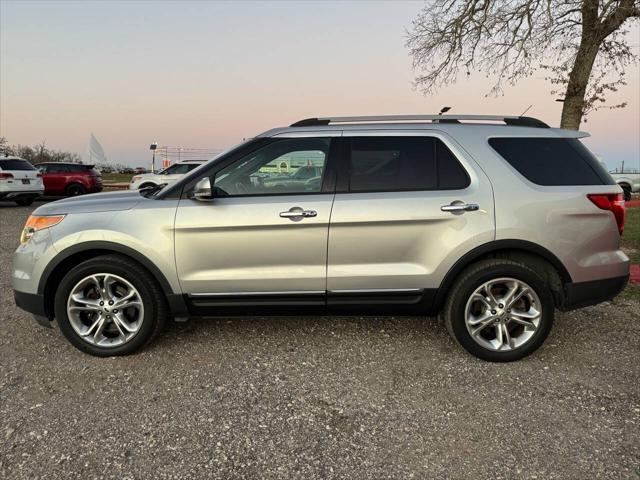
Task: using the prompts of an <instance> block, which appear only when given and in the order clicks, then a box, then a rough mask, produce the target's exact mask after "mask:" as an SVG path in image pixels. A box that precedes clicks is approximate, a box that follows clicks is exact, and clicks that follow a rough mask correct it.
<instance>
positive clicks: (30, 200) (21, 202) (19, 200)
mask: <svg viewBox="0 0 640 480" xmlns="http://www.w3.org/2000/svg"><path fill="white" fill-rule="evenodd" d="M34 200H35V198H34V197H24V198H16V203H17V204H18V205H19V206H21V207H28V206H29V205H31V204H32V203H33V201H34Z"/></svg>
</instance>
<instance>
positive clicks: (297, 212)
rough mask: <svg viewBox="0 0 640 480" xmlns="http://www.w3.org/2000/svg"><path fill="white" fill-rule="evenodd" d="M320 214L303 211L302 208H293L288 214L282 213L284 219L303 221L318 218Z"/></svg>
mask: <svg viewBox="0 0 640 480" xmlns="http://www.w3.org/2000/svg"><path fill="white" fill-rule="evenodd" d="M317 215H318V212H316V211H315V210H303V209H302V208H300V207H292V208H290V209H289V210H287V211H286V212H280V216H281V217H282V218H291V219H294V220H301V219H303V218H310V217H316V216H317Z"/></svg>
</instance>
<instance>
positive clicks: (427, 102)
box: [0, 0, 640, 168]
mask: <svg viewBox="0 0 640 480" xmlns="http://www.w3.org/2000/svg"><path fill="white" fill-rule="evenodd" d="M423 5H424V3H423V2H421V1H415V2H411V1H406V2H403V1H393V2H382V1H381V2H365V1H353V2H311V1H307V2H302V1H301V2H294V1H283V2H267V1H263V2H249V1H246V2H243V1H239V2H206V1H181V2H178V1H163V2H157V1H137V2H136V1H126V2H125V1H117V0H112V1H104V2H94V1H84V2H80V1H55V0H48V1H7V0H0V136H4V137H6V138H7V140H8V141H9V143H10V144H27V145H33V144H36V143H39V142H41V141H43V140H44V141H45V142H46V145H47V146H48V147H49V148H53V149H60V150H67V151H74V152H78V153H80V154H85V152H86V150H87V141H88V138H89V134H90V133H91V132H93V133H94V134H95V136H96V137H97V138H98V139H99V141H100V142H101V144H102V146H103V148H104V150H105V153H106V155H107V157H108V158H109V160H111V161H113V162H122V163H127V164H130V165H132V166H143V165H145V166H146V165H148V164H149V163H150V159H151V155H150V151H149V144H150V143H152V142H157V143H158V144H159V145H161V146H162V145H168V146H172V147H188V148H210V149H223V148H227V147H230V146H232V145H234V144H237V143H238V142H240V141H241V140H242V139H243V138H247V137H252V136H254V135H256V134H258V133H260V132H262V131H264V130H268V129H270V128H272V127H276V126H285V125H289V124H290V123H292V122H294V121H296V120H299V119H302V118H307V117H316V116H331V115H339V116H343V115H382V114H420V113H422V114H429V113H437V112H438V110H439V109H440V108H441V107H443V106H445V105H446V106H450V107H452V110H451V112H450V113H459V114H461V113H477V114H508V115H517V114H521V113H522V112H523V111H524V110H525V109H526V108H527V107H529V105H532V107H531V109H530V110H529V111H528V112H527V115H530V116H534V117H537V118H540V119H541V120H543V121H546V122H547V123H549V124H550V125H552V126H557V125H558V124H559V120H560V110H561V104H560V103H558V102H555V98H556V97H557V96H556V97H554V96H552V95H550V93H549V92H550V90H551V87H550V85H549V84H548V83H547V82H546V81H545V80H544V78H543V74H542V73H540V74H539V75H538V76H534V77H532V78H529V79H527V80H526V81H521V82H519V83H518V84H517V85H515V86H511V87H507V88H506V89H505V91H504V94H503V95H501V96H499V97H494V96H487V93H488V92H489V91H490V89H491V86H492V83H491V80H490V79H487V78H485V77H484V75H482V74H473V75H472V76H471V77H470V78H466V77H464V78H460V79H459V81H458V83H456V84H455V85H453V86H451V87H447V88H443V89H440V90H439V91H438V92H436V94H434V95H430V96H424V95H423V94H422V93H420V92H419V91H417V90H416V89H415V88H414V86H413V84H412V81H413V79H414V77H415V75H416V72H414V71H413V69H412V64H411V58H410V57H409V54H408V50H407V48H406V47H405V36H406V30H407V29H408V28H410V26H411V20H412V19H413V18H414V17H415V16H416V15H417V14H418V12H419V11H420V10H421V8H422V6H423ZM629 37H630V41H631V43H632V44H633V45H634V48H635V49H638V48H640V22H636V24H635V25H634V26H633V28H632V31H631V32H630V34H629ZM620 101H627V102H628V107H627V108H625V109H622V110H611V111H606V110H602V111H598V112H595V113H593V114H591V115H590V116H589V118H588V121H587V123H583V124H582V126H581V129H582V130H585V131H588V132H589V133H591V135H592V137H591V138H589V139H587V140H586V143H587V145H588V146H589V148H591V150H592V151H593V152H594V153H596V154H597V155H598V156H599V157H600V158H601V159H602V160H604V161H605V162H606V163H607V164H608V166H609V167H610V168H615V167H619V166H620V162H621V161H623V160H624V161H625V165H626V166H631V167H635V168H640V67H639V66H638V65H637V64H636V65H634V66H633V67H631V68H630V69H629V70H628V86H626V87H624V88H623V89H622V90H621V91H620V92H618V93H617V94H616V95H615V96H612V97H611V102H612V103H619V102H620Z"/></svg>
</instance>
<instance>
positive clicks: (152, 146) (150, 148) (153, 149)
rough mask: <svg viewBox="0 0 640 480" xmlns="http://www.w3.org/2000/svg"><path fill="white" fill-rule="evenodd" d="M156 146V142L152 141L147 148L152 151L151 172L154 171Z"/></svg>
mask: <svg viewBox="0 0 640 480" xmlns="http://www.w3.org/2000/svg"><path fill="white" fill-rule="evenodd" d="M156 148H158V142H153V143H152V144H151V145H149V150H151V151H152V152H153V154H152V157H151V173H156Z"/></svg>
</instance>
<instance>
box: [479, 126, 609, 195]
mask: <svg viewBox="0 0 640 480" xmlns="http://www.w3.org/2000/svg"><path fill="white" fill-rule="evenodd" d="M489 145H491V147H492V148H493V149H494V150H495V151H496V152H498V153H499V154H500V156H501V157H502V158H504V159H505V160H506V161H507V162H508V163H509V164H510V165H511V166H512V167H513V168H515V169H516V170H517V171H518V172H519V173H520V174H521V175H522V176H524V177H525V178H526V179H527V180H529V181H531V182H533V183H535V184H537V185H544V186H560V185H564V186H568V185H614V184H615V181H614V180H613V178H611V175H609V173H608V172H607V170H606V169H605V168H604V167H603V166H602V165H601V164H600V162H599V161H598V159H597V158H596V157H595V156H594V155H593V154H592V153H591V152H590V151H589V150H588V149H587V147H585V146H584V145H583V144H582V143H581V142H580V140H578V139H577V138H547V137H536V138H534V137H496V138H490V139H489Z"/></svg>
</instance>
